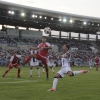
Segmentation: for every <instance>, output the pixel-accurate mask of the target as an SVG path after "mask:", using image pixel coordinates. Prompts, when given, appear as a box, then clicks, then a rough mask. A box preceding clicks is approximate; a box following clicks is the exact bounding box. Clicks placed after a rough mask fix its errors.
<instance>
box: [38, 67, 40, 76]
mask: <svg viewBox="0 0 100 100" xmlns="http://www.w3.org/2000/svg"><path fill="white" fill-rule="evenodd" d="M37 72H38V76H40V68H39V69H37Z"/></svg>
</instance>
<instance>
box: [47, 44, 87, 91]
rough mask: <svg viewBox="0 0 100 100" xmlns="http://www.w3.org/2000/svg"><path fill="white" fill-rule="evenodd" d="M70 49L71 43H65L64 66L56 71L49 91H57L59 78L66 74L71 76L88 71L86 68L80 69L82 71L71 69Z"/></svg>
mask: <svg viewBox="0 0 100 100" xmlns="http://www.w3.org/2000/svg"><path fill="white" fill-rule="evenodd" d="M68 50H69V45H67V44H65V45H63V51H64V54H63V55H62V67H61V70H60V71H58V72H57V73H56V75H55V76H54V80H53V85H52V88H51V89H49V90H47V91H56V86H57V83H58V78H63V77H64V76H65V75H66V74H68V75H69V76H75V75H77V74H81V73H87V72H88V71H86V70H80V71H72V70H71V68H70V59H71V55H70V53H69V52H68Z"/></svg>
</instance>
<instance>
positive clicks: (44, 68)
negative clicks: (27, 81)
mask: <svg viewBox="0 0 100 100" xmlns="http://www.w3.org/2000/svg"><path fill="white" fill-rule="evenodd" d="M44 70H45V68H44V65H43V74H44Z"/></svg>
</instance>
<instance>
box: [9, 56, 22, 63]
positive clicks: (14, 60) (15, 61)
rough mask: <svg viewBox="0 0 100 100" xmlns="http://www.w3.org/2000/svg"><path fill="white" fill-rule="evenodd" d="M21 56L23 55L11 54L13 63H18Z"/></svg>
mask: <svg viewBox="0 0 100 100" xmlns="http://www.w3.org/2000/svg"><path fill="white" fill-rule="evenodd" d="M20 57H21V55H16V56H11V59H10V61H12V64H15V63H18V59H19V58H20Z"/></svg>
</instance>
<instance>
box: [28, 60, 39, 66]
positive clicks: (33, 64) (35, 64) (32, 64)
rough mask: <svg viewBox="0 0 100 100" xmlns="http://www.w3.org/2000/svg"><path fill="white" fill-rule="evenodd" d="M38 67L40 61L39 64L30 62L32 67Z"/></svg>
mask: <svg viewBox="0 0 100 100" xmlns="http://www.w3.org/2000/svg"><path fill="white" fill-rule="evenodd" d="M38 65H39V63H38V61H37V62H33V61H30V66H38Z"/></svg>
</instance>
